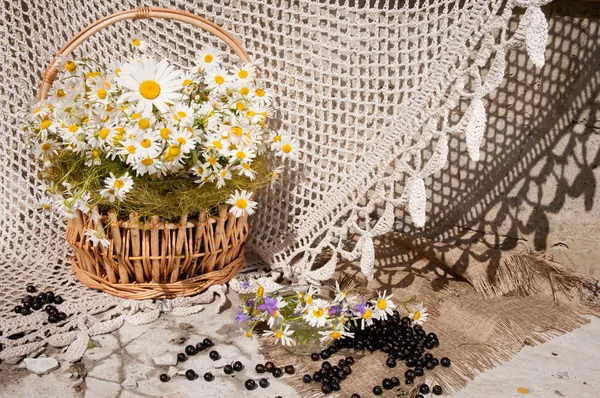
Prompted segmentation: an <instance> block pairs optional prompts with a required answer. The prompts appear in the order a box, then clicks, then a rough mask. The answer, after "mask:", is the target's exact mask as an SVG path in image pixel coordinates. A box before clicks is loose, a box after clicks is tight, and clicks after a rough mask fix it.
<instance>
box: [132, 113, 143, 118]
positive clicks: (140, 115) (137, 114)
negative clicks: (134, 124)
mask: <svg viewBox="0 0 600 398" xmlns="http://www.w3.org/2000/svg"><path fill="white" fill-rule="evenodd" d="M141 117H142V114H141V113H138V112H136V113H134V114H132V115H131V120H138V119H139V118H141Z"/></svg>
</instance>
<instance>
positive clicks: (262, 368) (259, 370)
mask: <svg viewBox="0 0 600 398" xmlns="http://www.w3.org/2000/svg"><path fill="white" fill-rule="evenodd" d="M254 370H256V373H265V365H263V364H262V363H259V364H258V365H256V366H255V367H254Z"/></svg>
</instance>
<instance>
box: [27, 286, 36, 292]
mask: <svg viewBox="0 0 600 398" xmlns="http://www.w3.org/2000/svg"><path fill="white" fill-rule="evenodd" d="M25 290H27V293H35V290H36V289H35V286H33V285H29V286H27V287H26V288H25Z"/></svg>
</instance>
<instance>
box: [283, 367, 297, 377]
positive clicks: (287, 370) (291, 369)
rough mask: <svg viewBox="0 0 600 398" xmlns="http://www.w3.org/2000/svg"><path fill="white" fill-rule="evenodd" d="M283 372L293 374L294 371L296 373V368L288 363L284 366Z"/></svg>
mask: <svg viewBox="0 0 600 398" xmlns="http://www.w3.org/2000/svg"><path fill="white" fill-rule="evenodd" d="M284 370H285V373H287V374H289V375H293V374H294V373H296V369H294V367H293V366H292V365H288V366H286V367H285V368H284Z"/></svg>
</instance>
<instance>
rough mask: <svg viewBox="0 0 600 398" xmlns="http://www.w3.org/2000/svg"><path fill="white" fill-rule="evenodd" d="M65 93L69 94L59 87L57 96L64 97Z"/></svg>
mask: <svg viewBox="0 0 600 398" xmlns="http://www.w3.org/2000/svg"><path fill="white" fill-rule="evenodd" d="M65 95H67V94H66V93H65V91H64V90H63V89H62V88H61V89H58V90H57V91H56V96H57V97H58V98H62V97H64V96H65Z"/></svg>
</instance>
